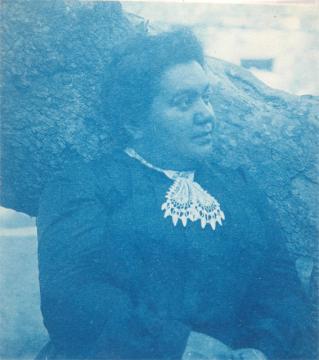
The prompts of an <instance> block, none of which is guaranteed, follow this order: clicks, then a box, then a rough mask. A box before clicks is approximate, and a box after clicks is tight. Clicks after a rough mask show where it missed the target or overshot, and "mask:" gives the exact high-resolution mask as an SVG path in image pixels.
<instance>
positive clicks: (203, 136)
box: [193, 131, 213, 140]
mask: <svg viewBox="0 0 319 360" xmlns="http://www.w3.org/2000/svg"><path fill="white" fill-rule="evenodd" d="M212 136H213V132H212V131H205V132H202V133H200V134H197V135H195V136H194V137H193V139H194V140H195V139H206V138H207V139H211V138H212Z"/></svg>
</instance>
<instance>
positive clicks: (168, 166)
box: [128, 143, 199, 171]
mask: <svg viewBox="0 0 319 360" xmlns="http://www.w3.org/2000/svg"><path fill="white" fill-rule="evenodd" d="M128 147H130V148H132V149H134V150H135V151H136V152H137V153H138V154H139V155H140V156H141V157H142V158H143V159H145V160H146V161H147V162H149V163H151V164H152V165H154V166H157V167H159V168H161V169H164V170H175V171H193V170H195V169H196V168H197V167H198V166H199V164H198V162H197V161H194V159H187V158H185V157H182V156H179V154H168V153H167V152H165V150H161V149H155V148H154V147H153V148H152V147H147V146H145V145H144V144H139V143H132V144H130V145H129V146H128Z"/></svg>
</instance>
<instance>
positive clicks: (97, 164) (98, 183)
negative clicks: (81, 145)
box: [43, 152, 131, 200]
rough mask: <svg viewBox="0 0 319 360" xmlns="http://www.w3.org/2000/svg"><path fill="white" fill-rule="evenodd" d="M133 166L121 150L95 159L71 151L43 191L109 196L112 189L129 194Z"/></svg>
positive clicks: (118, 194)
mask: <svg viewBox="0 0 319 360" xmlns="http://www.w3.org/2000/svg"><path fill="white" fill-rule="evenodd" d="M130 183H131V181H130V168H129V167H128V166H127V165H126V163H125V157H124V156H121V154H119V153H116V152H114V153H110V154H108V155H105V156H99V157H96V158H92V159H89V160H87V159H84V158H83V157H82V156H81V155H79V154H78V153H75V152H70V153H69V154H68V156H67V157H66V159H65V161H64V162H63V164H62V166H61V167H60V168H59V169H58V170H57V171H56V172H55V173H54V174H53V175H52V176H51V178H50V179H49V180H48V181H47V183H46V185H45V186H44V190H43V193H48V192H49V193H51V195H53V194H54V193H55V192H58V191H60V190H61V189H63V192H64V193H65V194H66V196H72V194H73V193H74V194H78V195H77V196H83V197H85V196H86V197H97V198H100V199H101V200H103V199H104V200H107V199H110V198H111V197H110V196H109V195H110V193H113V194H116V196H117V198H118V200H119V198H120V197H123V198H126V197H128V194H129V192H130Z"/></svg>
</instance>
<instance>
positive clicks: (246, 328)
mask: <svg viewBox="0 0 319 360" xmlns="http://www.w3.org/2000/svg"><path fill="white" fill-rule="evenodd" d="M255 206H256V209H257V210H258V212H259V214H260V217H261V220H262V222H263V223H264V234H265V235H260V236H265V242H266V247H265V250H264V254H263V256H262V264H261V266H260V268H259V270H258V272H257V273H256V274H254V275H253V279H252V283H251V286H250V287H249V290H248V291H249V293H248V294H247V297H246V298H245V302H244V304H243V306H242V308H241V314H240V318H241V326H242V336H241V344H240V347H254V348H257V349H259V350H261V351H263V352H264V353H265V354H266V355H267V357H268V358H269V359H311V358H312V355H311V353H312V350H311V339H312V340H313V339H314V338H312V334H311V326H310V325H311V317H310V314H311V311H310V304H309V302H308V299H307V297H306V295H305V293H304V292H303V290H302V287H301V283H300V281H299V278H298V276H297V272H296V269H295V266H294V263H293V261H292V260H291V258H290V257H289V255H288V251H287V249H286V246H285V238H284V236H283V231H282V230H281V228H280V226H279V225H278V223H277V221H276V214H275V212H274V211H273V210H271V208H270V206H269V204H268V201H267V200H266V198H265V196H263V195H261V194H260V193H259V194H258V199H257V202H255Z"/></svg>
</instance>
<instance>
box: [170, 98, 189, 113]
mask: <svg viewBox="0 0 319 360" xmlns="http://www.w3.org/2000/svg"><path fill="white" fill-rule="evenodd" d="M192 103H193V99H192V98H190V97H183V98H180V99H177V100H176V101H175V102H174V105H175V106H176V107H178V108H180V109H182V110H186V109H187V108H189V107H190V106H191V105H192Z"/></svg>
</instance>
